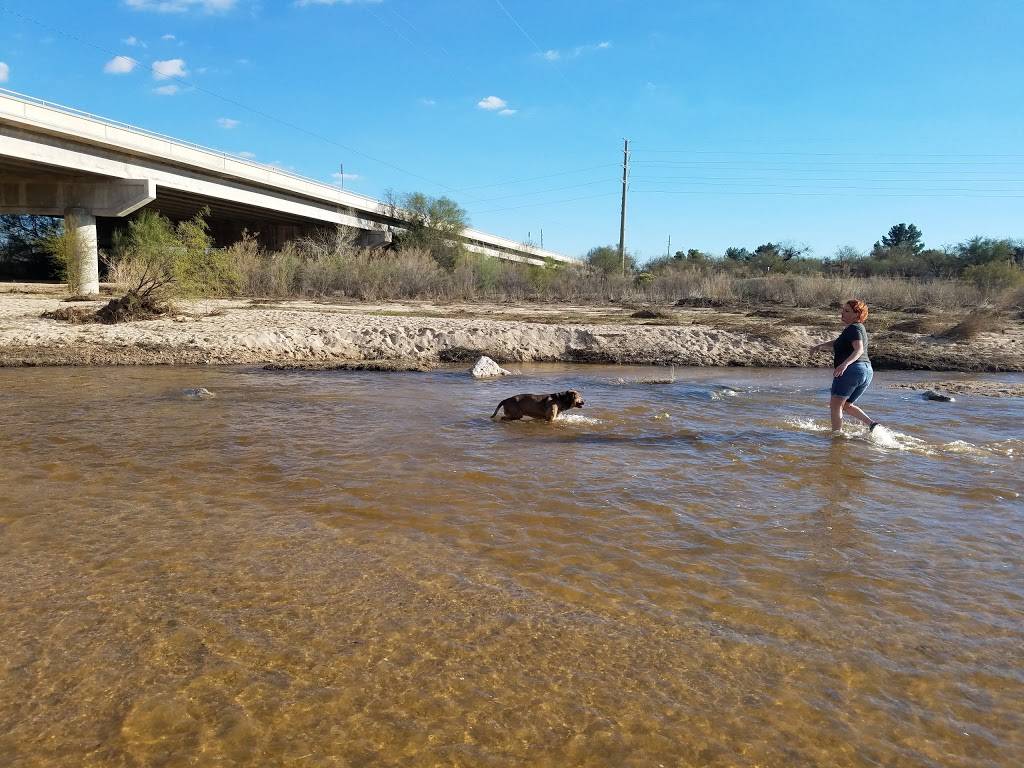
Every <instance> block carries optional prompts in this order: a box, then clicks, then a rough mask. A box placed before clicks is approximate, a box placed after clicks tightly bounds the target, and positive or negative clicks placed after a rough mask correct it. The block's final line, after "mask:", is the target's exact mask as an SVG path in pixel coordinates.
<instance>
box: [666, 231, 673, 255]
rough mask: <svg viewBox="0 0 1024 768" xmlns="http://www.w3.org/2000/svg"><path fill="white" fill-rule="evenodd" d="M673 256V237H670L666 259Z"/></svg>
mask: <svg viewBox="0 0 1024 768" xmlns="http://www.w3.org/2000/svg"><path fill="white" fill-rule="evenodd" d="M671 256H672V235H669V236H668V245H666V246H665V258H666V259H667V258H669V257H671Z"/></svg>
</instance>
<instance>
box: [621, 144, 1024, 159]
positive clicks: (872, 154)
mask: <svg viewBox="0 0 1024 768" xmlns="http://www.w3.org/2000/svg"><path fill="white" fill-rule="evenodd" d="M641 146H642V145H641ZM642 151H644V152H655V153H659V154H689V155H789V156H802V157H1022V158H1024V154H992V153H972V152H940V153H927V152H774V151H772V152H760V151H759V152H753V151H746V150H731V149H722V150H719V149H643V150H642Z"/></svg>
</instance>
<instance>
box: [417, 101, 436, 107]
mask: <svg viewBox="0 0 1024 768" xmlns="http://www.w3.org/2000/svg"><path fill="white" fill-rule="evenodd" d="M420 104H422V105H423V106H424V107H436V106H437V102H436V101H434V100H433V99H420Z"/></svg>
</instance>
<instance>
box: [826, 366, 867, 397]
mask: <svg viewBox="0 0 1024 768" xmlns="http://www.w3.org/2000/svg"><path fill="white" fill-rule="evenodd" d="M874 375H875V373H874V371H872V370H871V363H865V362H861V361H858V362H856V363H851V364H850V366H849V367H848V368H847V369H846V373H844V374H843V375H842V376H839V377H838V378H835V379H832V394H833V395H834V396H835V397H845V398H846V402H848V403H856V402H857V398H859V397H860V396H861V395H863V394H864V390H865V389H867V388H868V385H869V384H871V379H872V378H874Z"/></svg>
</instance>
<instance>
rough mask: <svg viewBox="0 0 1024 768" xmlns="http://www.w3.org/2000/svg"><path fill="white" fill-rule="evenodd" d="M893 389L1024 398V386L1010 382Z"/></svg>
mask: <svg viewBox="0 0 1024 768" xmlns="http://www.w3.org/2000/svg"><path fill="white" fill-rule="evenodd" d="M889 387H890V388H892V389H912V390H917V391H921V392H927V391H928V390H933V391H935V392H942V393H943V394H947V395H980V396H983V397H1024V384H1014V383H1012V382H1008V381H915V382H911V383H902V384H890V385H889Z"/></svg>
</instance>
